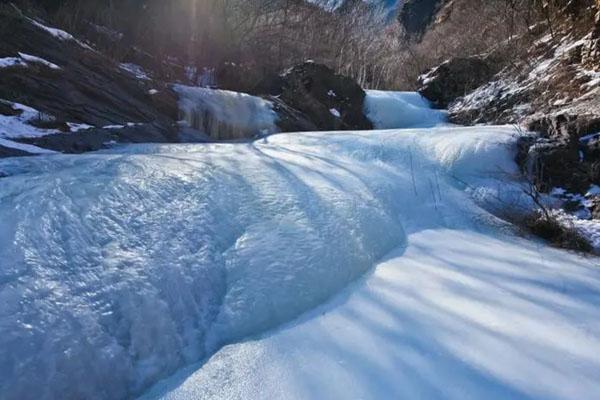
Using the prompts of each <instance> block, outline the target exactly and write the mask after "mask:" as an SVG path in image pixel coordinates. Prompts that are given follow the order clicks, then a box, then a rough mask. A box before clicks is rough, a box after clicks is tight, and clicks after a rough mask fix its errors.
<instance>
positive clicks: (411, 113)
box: [365, 90, 446, 129]
mask: <svg viewBox="0 0 600 400" xmlns="http://www.w3.org/2000/svg"><path fill="white" fill-rule="evenodd" d="M365 114H366V115H367V118H369V119H370V120H371V122H372V123H373V125H374V126H375V128H376V129H398V128H416V127H419V128H425V127H432V126H436V125H439V124H441V123H443V122H444V121H445V120H446V115H445V113H444V112H443V111H439V110H433V109H431V105H430V104H429V102H428V101H427V100H426V99H424V98H423V97H422V96H421V95H420V94H418V93H416V92H384V91H379V90H367V96H366V98H365Z"/></svg>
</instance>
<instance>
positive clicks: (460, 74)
mask: <svg viewBox="0 0 600 400" xmlns="http://www.w3.org/2000/svg"><path fill="white" fill-rule="evenodd" d="M497 72H498V71H497V70H496V69H495V68H494V65H493V63H492V62H491V61H490V60H487V59H485V58H483V57H478V56H473V57H457V58H452V59H450V60H448V61H446V62H444V63H443V64H441V65H439V66H438V67H436V68H434V69H432V70H431V71H429V72H427V73H426V74H425V75H422V76H421V77H420V78H419V85H420V88H419V93H421V95H422V96H423V97H425V98H426V99H428V100H429V101H431V102H432V103H433V104H434V105H435V106H436V107H438V108H448V106H449V105H450V104H451V103H452V102H453V101H455V100H456V99H458V98H459V97H462V96H464V95H466V94H467V93H469V92H471V91H472V90H474V89H476V88H478V87H479V86H481V85H482V84H484V83H486V82H489V80H490V79H491V78H492V77H493V76H494V75H495V74H496V73H497Z"/></svg>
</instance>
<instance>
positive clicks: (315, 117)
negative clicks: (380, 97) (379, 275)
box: [261, 62, 373, 130]
mask: <svg viewBox="0 0 600 400" xmlns="http://www.w3.org/2000/svg"><path fill="white" fill-rule="evenodd" d="M274 83H275V84H262V85H261V86H262V87H267V88H270V91H271V92H270V93H269V95H271V96H274V97H276V98H278V99H279V100H281V102H283V103H285V105H287V106H288V107H290V108H293V109H295V110H298V111H299V112H300V113H302V114H303V115H304V116H305V118H304V119H307V120H309V121H311V122H312V125H314V126H315V127H317V129H318V130H360V129H373V124H372V123H371V121H369V119H368V118H367V117H366V116H365V114H364V111H363V109H364V100H365V95H366V94H365V92H364V90H363V89H362V88H361V87H360V86H359V85H358V84H357V83H356V82H355V81H354V80H352V79H351V78H348V77H345V76H342V75H338V74H336V73H335V72H334V71H333V70H332V69H331V68H329V67H327V66H325V65H321V64H316V63H313V62H305V63H303V64H299V65H296V66H294V67H292V68H290V69H289V70H287V71H285V72H284V73H283V74H282V75H281V76H280V77H278V78H277V79H276V81H275V82H274Z"/></svg>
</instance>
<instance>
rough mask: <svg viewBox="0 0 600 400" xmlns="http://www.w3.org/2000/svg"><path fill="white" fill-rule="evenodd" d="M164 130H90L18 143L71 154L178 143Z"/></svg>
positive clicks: (139, 127)
mask: <svg viewBox="0 0 600 400" xmlns="http://www.w3.org/2000/svg"><path fill="white" fill-rule="evenodd" d="M163 129H164V128H163V127H161V126H160V125H156V124H143V125H134V126H124V127H122V128H112V129H103V128H99V129H88V130H83V131H79V132H73V133H69V134H53V135H47V136H42V137H38V138H24V139H18V141H19V142H21V143H26V144H32V145H34V146H38V147H42V148H45V149H50V150H54V151H59V152H62V153H71V154H79V153H85V152H88V151H96V150H101V149H105V148H107V147H110V146H111V145H114V144H117V143H166V142H174V141H177V140H176V139H175V138H171V140H169V139H168V137H169V134H168V133H166V132H164V131H163Z"/></svg>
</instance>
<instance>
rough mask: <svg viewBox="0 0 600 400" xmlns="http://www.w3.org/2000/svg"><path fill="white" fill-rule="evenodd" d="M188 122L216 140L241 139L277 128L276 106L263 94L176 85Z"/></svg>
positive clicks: (263, 133)
mask: <svg viewBox="0 0 600 400" xmlns="http://www.w3.org/2000/svg"><path fill="white" fill-rule="evenodd" d="M174 89H175V91H176V92H177V93H178V94H179V109H180V113H181V116H182V119H183V120H184V121H185V123H186V124H187V125H188V126H189V127H191V128H194V129H198V130H200V131H202V132H203V133H205V134H207V135H209V136H210V137H211V138H213V139H221V140H223V139H225V140H227V139H241V138H250V137H255V136H259V135H267V134H271V133H275V132H277V131H278V128H277V125H276V123H275V122H276V120H277V114H276V113H275V111H273V105H272V104H271V103H270V102H268V101H267V100H264V99H262V98H260V97H255V96H250V95H248V94H245V93H237V92H230V91H227V90H213V89H207V88H201V87H191V86H183V85H175V86H174Z"/></svg>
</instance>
